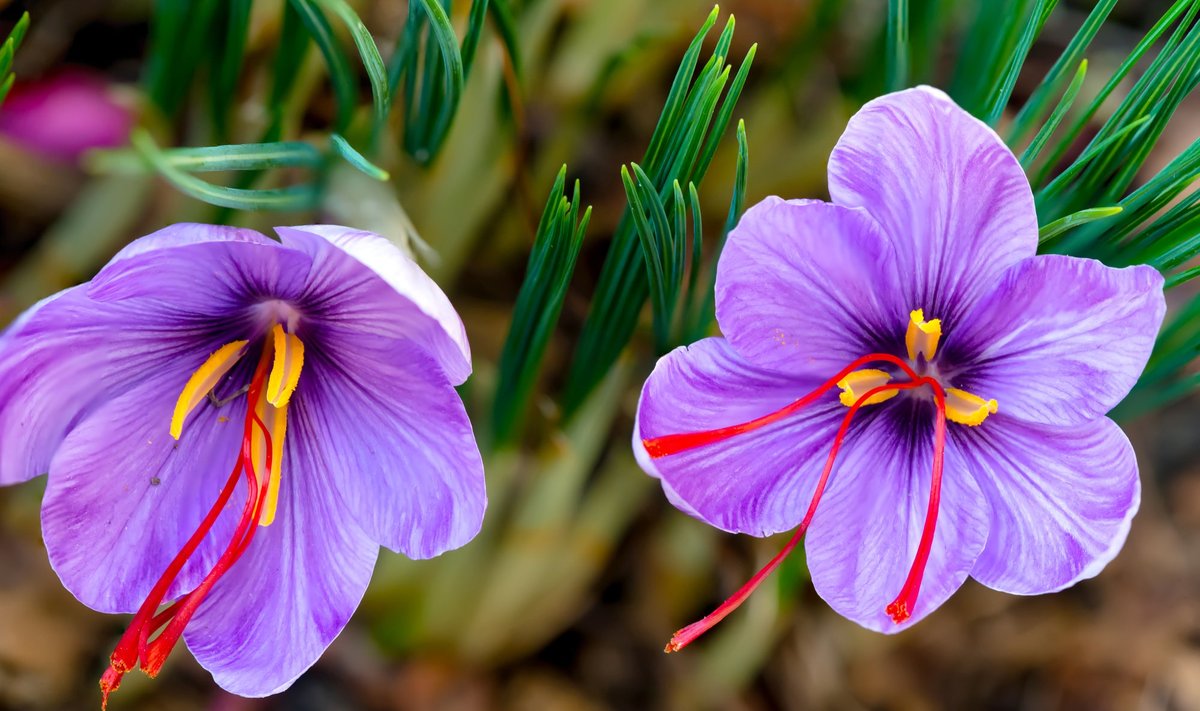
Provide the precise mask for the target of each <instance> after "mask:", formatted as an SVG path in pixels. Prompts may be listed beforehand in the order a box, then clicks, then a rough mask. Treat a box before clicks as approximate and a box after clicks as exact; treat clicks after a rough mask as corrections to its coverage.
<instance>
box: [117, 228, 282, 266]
mask: <svg viewBox="0 0 1200 711" xmlns="http://www.w3.org/2000/svg"><path fill="white" fill-rule="evenodd" d="M206 242H249V243H251V244H265V245H275V246H278V244H279V243H278V242H275V241H274V240H272V239H270V238H268V237H267V236H266V235H264V234H262V233H261V232H255V231H254V230H248V229H245V228H243V227H229V226H226V225H205V224H202V223H199V222H179V223H176V224H174V225H168V226H167V227H164V228H162V229H161V230H158V231H156V232H151V233H150V234H148V235H146V236H145V237H139V238H137V239H135V240H134V241H132V242H130V243H129V244H127V245H125V247H123V248H122V249H121V251H120V252H117V253H116V254H115V255H113V258H112V259H111V260H109V263H108V264H109V265H112V264H114V263H116V262H120V261H123V260H125V259H129V258H130V257H136V256H138V255H140V254H146V253H147V252H154V251H157V250H160V249H169V248H171V247H183V246H185V245H189V244H203V243H206ZM100 273H101V274H103V273H104V271H103V270H101V272H100Z"/></svg>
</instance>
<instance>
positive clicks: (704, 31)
mask: <svg viewBox="0 0 1200 711" xmlns="http://www.w3.org/2000/svg"><path fill="white" fill-rule="evenodd" d="M720 11H721V9H720V8H719V7H714V8H713V9H712V12H710V13H709V14H708V19H707V20H705V21H704V24H703V25H701V27H700V31H699V32H697V33H696V36H695V37H693V38H692V42H691V44H689V45H688V48H687V51H686V52H684V53H683V59H682V60H681V61H680V63H679V71H677V72H676V73H675V79H674V81H672V82H671V89H670V91H668V92H667V100H666V102H665V103H664V104H663V110H662V113H661V114H660V115H659V117H658V125H657V126H655V127H654V133H653V134H652V135H651V137H650V145H649V146H648V147H647V148H646V157H645V159H644V160H643V162H644V163H645V164H646V165H647V166H650V168H651V170H653V169H654V166H656V165H657V164H658V155H659V153H660V152H662V150H663V146H664V144H665V143H666V141H667V139H668V131H667V130H666V128H667V127H669V126H670V127H673V126H674V125H675V123H676V122H677V121H678V119H679V115H680V113H681V112H682V111H683V104H684V101H685V100H686V98H687V95H688V87H689V86H690V85H691V82H692V73H693V72H694V71H695V70H696V63H697V60H698V59H699V57H700V49H701V46H702V45H703V43H704V38H705V37H707V36H708V31H709V30H711V29H712V27H713V25H715V24H716V22H717V17H719V16H720Z"/></svg>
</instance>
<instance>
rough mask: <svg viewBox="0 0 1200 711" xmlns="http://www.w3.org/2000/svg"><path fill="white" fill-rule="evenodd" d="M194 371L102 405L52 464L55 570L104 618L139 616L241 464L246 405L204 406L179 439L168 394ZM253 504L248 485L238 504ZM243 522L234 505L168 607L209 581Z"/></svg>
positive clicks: (175, 371)
mask: <svg viewBox="0 0 1200 711" xmlns="http://www.w3.org/2000/svg"><path fill="white" fill-rule="evenodd" d="M202 357H203V356H202ZM188 367H191V364H189V363H186V362H184V361H182V360H181V361H180V362H179V363H178V364H177V365H176V366H175V367H173V368H164V369H163V370H161V371H159V372H157V373H153V374H150V375H148V376H147V378H146V380H145V382H143V383H142V384H140V385H137V386H134V387H132V388H131V389H130V390H128V391H127V392H125V393H123V394H121V395H119V396H117V397H115V398H114V399H112V400H109V401H108V402H105V403H104V404H102V405H100V406H99V407H97V408H96V410H95V411H93V412H92V413H91V414H90V415H89V416H88V417H87V419H85V420H84V421H83V423H82V424H80V425H79V426H78V427H77V428H75V429H74V430H72V431H71V433H70V434H69V435H68V436H67V437H66V439H65V440H64V441H63V443H62V445H61V446H60V447H58V451H57V453H56V454H55V456H54V460H53V462H51V464H50V477H49V480H48V484H47V487H46V495H45V499H44V501H43V504H42V536H43V538H44V539H45V543H46V551H47V553H48V554H49V557H50V564H51V565H52V566H53V567H54V570H55V572H57V573H58V576H59V578H60V579H61V580H62V582H63V585H64V586H65V587H66V588H67V589H68V590H70V591H71V594H73V595H74V596H75V597H76V598H78V599H79V601H80V602H82V603H84V604H85V605H87V606H88V607H91V608H93V609H95V610H99V611H101V612H134V611H136V610H137V608H138V607H139V606H140V605H141V603H142V601H143V600H144V599H145V598H146V596H147V594H148V593H149V592H150V589H151V588H152V587H153V586H154V584H155V583H156V582H157V581H158V579H159V577H160V576H161V575H162V573H163V571H164V570H165V569H166V568H167V565H168V564H169V563H170V562H171V560H172V559H173V558H174V557H175V555H176V554H177V553H178V552H179V550H180V549H181V548H183V545H184V543H185V542H186V541H187V539H188V538H189V537H190V536H191V534H192V532H193V531H195V530H196V528H197V526H198V525H199V524H200V521H201V520H202V519H203V518H204V516H205V515H206V514H207V513H208V510H209V508H211V506H212V505H213V503H214V502H215V501H216V499H217V496H218V495H219V494H220V492H221V489H222V487H224V485H225V482H226V481H227V479H228V477H229V474H230V472H231V471H232V469H233V465H234V462H236V461H237V455H238V451H239V447H240V443H241V439H242V426H241V422H242V418H243V417H244V416H245V400H244V399H238V400H236V401H234V402H231V403H229V404H228V405H227V406H226V407H224V408H221V409H217V408H213V407H201V408H198V409H197V411H196V412H195V413H194V414H193V415H192V418H191V419H190V420H189V422H188V425H187V427H186V428H185V429H184V432H183V437H182V438H181V439H180V440H179V441H178V442H176V441H175V440H174V439H172V438H171V435H170V433H169V425H170V421H171V412H172V410H173V409H174V405H175V395H174V394H165V389H166V387H167V386H168V385H170V384H173V383H175V382H183V380H186V378H187V377H188V374H189V373H188V372H187V369H188ZM181 378H182V379H183V380H180V379H181ZM244 500H245V487H244V485H243V484H239V490H238V491H237V492H235V493H234V497H233V499H232V501H233V502H241V501H244ZM234 509H237V510H234ZM238 514H240V506H239V505H238V504H237V503H234V504H233V505H232V506H231V507H230V508H229V509H228V510H226V511H225V513H223V514H222V515H221V517H220V518H219V519H218V521H217V523H216V525H215V526H214V527H213V529H212V533H211V535H210V536H209V537H208V538H207V539H205V541H204V542H203V543H202V544H201V546H200V547H199V548H198V549H197V551H196V554H195V555H194V556H193V557H192V558H191V559H190V560H189V561H188V563H187V565H185V566H184V568H183V572H182V573H181V574H180V576H179V577H178V578H177V579H176V582H175V584H174V585H173V586H172V587H171V592H170V594H169V595H168V599H170V598H172V597H175V596H177V595H179V594H182V593H184V592H186V591H188V590H190V589H192V588H193V587H195V586H196V585H197V584H198V583H199V582H200V580H201V579H202V578H203V577H204V575H205V574H206V573H207V572H208V570H209V569H210V568H211V567H212V565H213V563H215V562H216V559H217V556H219V555H220V552H221V550H222V549H223V548H224V547H225V544H226V542H228V540H229V538H230V536H232V534H233V528H234V526H235V525H236V520H237V518H238Z"/></svg>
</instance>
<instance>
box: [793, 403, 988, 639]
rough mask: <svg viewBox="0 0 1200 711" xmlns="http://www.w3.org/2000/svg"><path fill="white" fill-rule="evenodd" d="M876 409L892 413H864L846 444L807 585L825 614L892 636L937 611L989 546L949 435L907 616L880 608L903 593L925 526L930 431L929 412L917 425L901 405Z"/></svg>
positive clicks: (982, 510)
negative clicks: (932, 525)
mask: <svg viewBox="0 0 1200 711" xmlns="http://www.w3.org/2000/svg"><path fill="white" fill-rule="evenodd" d="M917 404H925V403H917ZM880 407H887V408H888V409H887V410H886V411H882V412H877V413H870V412H867V413H863V416H864V417H865V418H870V419H867V420H865V422H866V426H865V427H862V428H860V429H859V430H858V431H857V432H853V433H851V435H850V436H849V437H847V438H846V444H845V446H844V447H843V448H842V453H841V454H840V455H839V457H838V464H837V467H836V468H835V469H834V472H833V476H832V477H831V480H830V483H829V486H828V489H827V490H826V492H825V496H824V498H822V499H821V504H820V505H819V506H818V507H817V514H816V516H815V517H814V518H813V522H812V527H811V528H810V529H809V532H808V539H807V541H806V542H805V550H806V551H807V554H808V567H809V570H810V571H811V574H812V581H813V587H815V588H816V590H817V594H819V595H820V596H821V597H822V598H824V600H825V601H826V602H827V603H829V606H830V607H832V608H833V609H834V610H836V611H837V612H838V613H840V614H841V615H843V616H845V617H848V618H850V619H851V620H854V621H855V622H857V623H858V624H860V625H862V626H863V627H866V628H868V629H872V630H875V631H877V632H885V633H893V632H899V631H900V630H902V629H905V628H906V627H909V626H911V625H913V624H915V623H916V622H918V621H919V620H921V619H922V618H923V617H925V616H926V615H928V614H929V613H931V612H933V611H934V610H936V609H937V608H938V607H939V606H940V605H941V604H942V603H943V602H945V601H946V600H947V599H948V598H949V597H950V596H951V595H952V594H953V593H954V591H955V590H958V588H959V586H961V585H962V583H963V581H964V580H966V579H967V575H968V574H969V573H970V572H971V569H972V567H973V566H974V565H975V560H976V558H978V557H979V554H980V552H981V551H982V550H983V548H984V544H985V543H986V541H987V537H988V525H989V521H988V502H987V500H986V499H985V498H984V496H983V493H982V492H981V491H980V489H979V486H978V484H976V482H975V478H974V476H973V474H972V472H971V471H970V470H969V469H968V467H967V464H966V462H965V461H964V459H963V454H962V452H961V451H960V450H959V449H958V447H957V446H956V441H955V440H954V439H950V438H948V439H947V443H946V450H945V461H944V468H943V476H942V494H941V505H940V508H939V515H938V518H937V528H936V530H935V534H934V538H933V546H932V549H931V553H930V556H929V562H928V565H927V567H926V569H925V576H924V579H923V581H922V584H921V589H920V595H919V596H918V598H917V603H916V607H915V609H913V610H910V614H911V615H912V616H911V617H910V618H909V619H908V620H906V621H904V622H902V623H899V624H897V623H896V622H894V621H893V620H892V618H891V617H890V616H889V615H888V614H887V612H886V608H887V605H888V603H890V602H892V600H894V599H895V598H896V596H897V595H898V594H899V593H900V591H901V590H902V589H903V587H904V582H905V579H906V578H907V577H908V573H909V569H910V568H911V566H912V562H913V559H914V557H915V556H916V553H917V548H918V546H919V543H920V540H921V533H922V529H923V527H924V525H925V516H926V511H927V507H928V505H929V487H930V481H931V479H932V471H933V446H934V445H933V428H932V426H931V421H932V418H931V417H929V416H928V412H926V413H925V415H926V416H925V417H921V418H915V417H908V416H906V415H904V414H903V409H904V407H905V404H904V403H897V404H894V405H891V406H889V405H882V406H880ZM990 423H991V421H990V420H989V422H988V424H990ZM953 426H954V425H951V427H953Z"/></svg>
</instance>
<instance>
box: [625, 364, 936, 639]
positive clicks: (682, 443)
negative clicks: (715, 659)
mask: <svg viewBox="0 0 1200 711" xmlns="http://www.w3.org/2000/svg"><path fill="white" fill-rule="evenodd" d="M876 361H885V362H888V363H891V364H893V365H896V366H898V367H899V368H900V369H901V370H903V371H904V373H905V374H906V375H907V376H908V377H909V378H910V380H908V381H903V382H899V383H888V384H885V385H880V386H879V387H876V388H873V389H871V390H869V391H867V392H865V393H863V394H862V395H861V396H860V397H859V398H858V399H857V400H856V401H855V402H854V404H853V405H852V406H851V407H850V409H849V411H848V412H847V413H846V416H845V417H843V418H842V424H841V426H840V427H839V428H838V431H837V434H836V435H835V436H834V440H833V446H832V448H831V449H830V452H829V456H828V458H826V460H825V467H824V469H822V471H821V476H820V478H819V479H818V480H817V486H816V489H815V490H814V492H813V497H812V500H811V502H810V503H809V505H808V510H807V512H806V513H805V515H804V519H803V520H802V521H801V522H800V525H799V527H797V529H796V531H795V533H794V534H793V535H792V537H791V539H790V540H788V542H787V544H786V545H785V546H784V547H783V549H782V550H780V551H779V553H777V554H776V555H775V556H774V557H773V558H771V560H770V561H768V562H767V564H766V565H764V566H763V567H762V568H761V569H760V570H759V571H758V572H757V573H755V574H754V576H753V577H751V578H750V580H748V581H747V582H746V583H745V584H744V585H742V587H741V588H739V589H738V591H737V592H735V593H734V594H733V595H731V596H730V597H729V599H727V600H725V602H723V603H721V605H720V606H718V607H717V608H716V609H715V610H713V611H712V612H711V613H709V614H708V615H707V616H705V617H704V618H703V619H701V620H699V621H697V622H694V623H692V624H690V625H688V626H687V627H684V628H683V629H681V630H679V631H678V632H676V633H675V634H674V635H672V636H671V641H670V642H668V643H667V646H666V648H665V650H664V651H666V652H668V653H670V652H678V651H679V650H681V649H683V648H684V647H686V646H687V645H689V644H691V643H692V642H693V641H695V640H696V639H697V638H698V637H700V636H701V635H702V634H704V633H705V632H707V631H708V630H710V629H712V628H713V627H714V626H715V625H716V624H717V623H718V622H720V621H721V620H723V619H725V617H726V616H727V615H729V613H731V612H733V611H734V610H735V609H737V608H738V606H740V605H741V604H742V603H743V602H745V601H746V599H747V598H749V597H750V594H751V593H752V592H754V590H755V589H756V588H757V587H758V586H759V585H760V584H762V582H763V580H765V579H766V578H767V576H769V575H770V574H771V573H772V572H774V570H775V569H776V568H778V567H779V565H780V563H782V562H783V561H784V560H785V559H786V558H787V557H788V556H789V555H790V554H791V552H792V551H793V550H795V548H796V546H797V545H798V544H799V543H800V541H801V539H803V537H804V534H805V533H806V532H807V531H808V527H809V525H810V524H811V523H812V519H813V516H814V515H815V514H816V511H817V505H818V504H819V503H820V501H821V497H822V495H823V494H824V493H825V487H826V485H827V484H828V483H829V477H830V475H831V474H832V472H833V466H834V463H835V462H836V460H837V455H838V453H839V452H840V451H841V448H842V444H843V442H844V441H845V438H846V434H847V433H848V432H849V430H850V425H851V423H852V422H853V420H854V416H855V415H856V414H858V411H859V410H860V409H861V408H862V406H863V405H864V404H865V403H866V402H867V400H869V399H870V398H872V397H874V396H876V395H879V394H881V393H885V392H889V391H900V390H911V389H914V388H919V387H923V386H926V385H928V386H930V387H931V388H932V389H933V395H934V402H935V404H936V407H937V418H936V424H935V429H934V453H933V475H932V481H931V484H930V491H929V508H928V511H927V513H926V518H925V526H924V529H923V531H922V534H921V542H920V544H919V546H918V548H917V553H916V557H915V559H914V561H913V564H912V568H911V569H910V571H909V574H908V578H907V579H906V580H905V583H904V587H903V588H902V589H901V591H900V594H899V595H898V596H897V597H896V599H895V600H894V601H892V602H891V603H890V604H888V605H887V607H886V611H887V613H888V615H890V616H891V617H892V619H893V620H894V621H895V622H896V623H897V624H899V623H901V622H904V621H905V620H907V619H908V618H909V617H910V616H911V615H912V611H913V609H914V607H915V606H916V602H917V595H918V593H919V592H920V588H921V581H922V578H923V577H924V574H925V566H926V564H927V563H928V561H929V554H930V551H931V549H932V545H933V534H934V530H935V528H936V526H937V515H938V508H939V503H940V501H941V483H942V464H943V460H944V453H945V446H946V395H945V391H944V390H943V389H942V386H941V384H940V383H938V382H937V381H936V380H935V379H933V378H928V377H922V376H918V375H917V373H916V372H915V371H913V369H912V368H911V367H910V366H909V364H908V363H907V362H905V361H903V360H901V359H900V358H897V357H896V356H892V355H887V354H883V353H872V354H869V355H865V356H863V357H861V358H859V359H857V360H855V361H854V362H853V363H851V364H850V365H848V366H846V367H845V368H843V369H842V370H841V371H839V372H838V373H837V375H834V376H833V377H832V378H830V379H829V380H826V381H825V382H824V383H822V384H821V385H820V386H819V387H817V388H816V389H815V390H813V391H812V392H810V393H808V394H806V395H804V396H802V397H800V398H798V399H797V400H795V401H793V402H791V403H789V404H788V405H785V406H784V407H783V408H781V409H779V410H776V411H775V412H772V413H769V414H767V415H763V416H762V417H759V418H756V419H754V420H750V421H749V422H745V423H741V424H737V425H730V426H728V427H721V428H718V429H713V430H706V431H703V432H692V433H685V434H673V435H665V436H662V437H654V438H648V439H643V440H642V444H643V445H644V446H645V447H646V451H647V452H648V453H649V454H650V456H651V457H653V458H655V459H657V458H660V457H665V456H670V455H672V454H678V453H680V452H684V451H687V450H689V449H693V448H696V447H701V446H704V445H707V444H713V443H716V442H721V441H724V440H726V439H729V438H731V437H734V436H736V435H740V434H744V433H746V432H751V431H753V430H756V429H758V428H760V427H764V426H766V425H768V424H771V423H772V422H777V421H779V420H781V419H783V418H784V417H787V416H788V415H790V414H792V413H795V412H797V411H798V410H800V409H801V408H803V407H805V406H807V405H809V404H811V403H813V402H814V401H816V400H817V398H819V397H820V396H821V395H823V394H824V393H826V392H827V391H828V390H829V389H830V388H832V387H833V386H834V385H836V384H837V383H838V382H839V381H841V380H842V379H843V378H845V377H846V376H847V375H848V374H849V373H850V372H852V371H854V370H857V369H859V368H861V367H862V366H863V365H865V364H867V363H871V362H876Z"/></svg>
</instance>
